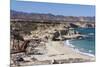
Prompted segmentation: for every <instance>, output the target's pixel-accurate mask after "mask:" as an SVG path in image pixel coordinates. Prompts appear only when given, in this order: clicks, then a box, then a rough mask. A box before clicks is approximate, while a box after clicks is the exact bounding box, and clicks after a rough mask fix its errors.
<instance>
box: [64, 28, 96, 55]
mask: <svg viewBox="0 0 100 67" xmlns="http://www.w3.org/2000/svg"><path fill="white" fill-rule="evenodd" d="M76 30H77V31H79V32H80V33H81V34H85V35H88V37H86V38H85V39H82V40H77V39H76V40H67V41H65V43H66V45H69V46H71V47H72V48H74V49H76V50H77V51H80V52H83V53H85V54H88V55H90V54H91V55H95V29H94V28H80V29H76Z"/></svg>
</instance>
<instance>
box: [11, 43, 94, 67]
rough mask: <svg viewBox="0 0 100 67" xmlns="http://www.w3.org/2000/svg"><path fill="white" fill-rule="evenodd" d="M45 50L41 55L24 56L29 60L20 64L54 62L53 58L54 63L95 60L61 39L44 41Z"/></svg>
mask: <svg viewBox="0 0 100 67" xmlns="http://www.w3.org/2000/svg"><path fill="white" fill-rule="evenodd" d="M46 50H47V52H46V53H45V54H43V55H30V56H29V57H25V58H24V59H25V61H29V62H24V63H20V66H22V67H23V66H30V65H45V64H54V62H55V60H56V62H57V63H56V64H63V63H80V62H94V61H95V57H92V56H88V55H85V54H81V53H78V52H76V51H74V50H73V48H70V47H69V46H67V45H64V43H63V41H49V42H48V43H46ZM32 58H35V59H37V61H34V60H33V59H32ZM12 67H13V66H12ZM14 67H15V66H14Z"/></svg>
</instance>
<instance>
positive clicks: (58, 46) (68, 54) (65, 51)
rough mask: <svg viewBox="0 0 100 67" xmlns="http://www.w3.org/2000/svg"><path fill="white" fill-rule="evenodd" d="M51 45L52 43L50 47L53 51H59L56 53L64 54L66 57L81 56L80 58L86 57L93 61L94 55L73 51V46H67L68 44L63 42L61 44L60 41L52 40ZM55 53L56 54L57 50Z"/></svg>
mask: <svg viewBox="0 0 100 67" xmlns="http://www.w3.org/2000/svg"><path fill="white" fill-rule="evenodd" d="M52 45H53V46H52V48H54V49H55V51H58V52H59V53H58V54H63V55H66V56H64V57H65V58H66V59H67V58H82V59H88V60H90V61H95V57H93V56H88V55H86V54H83V53H79V52H76V51H73V50H74V49H73V48H71V47H69V46H68V45H64V44H63V43H62V44H61V42H52ZM61 49H63V50H61ZM51 50H52V49H51ZM51 54H52V53H51ZM55 54H57V52H56V53H55Z"/></svg>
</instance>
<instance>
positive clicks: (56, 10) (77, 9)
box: [10, 0, 95, 16]
mask: <svg viewBox="0 0 100 67" xmlns="http://www.w3.org/2000/svg"><path fill="white" fill-rule="evenodd" d="M10 8H11V10H15V11H22V12H28V13H43V14H49V13H50V14H54V15H64V16H95V6H94V5H79V4H58V3H43V2H25V1H15V0H11V7H10Z"/></svg>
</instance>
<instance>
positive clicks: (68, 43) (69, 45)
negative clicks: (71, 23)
mask: <svg viewBox="0 0 100 67" xmlns="http://www.w3.org/2000/svg"><path fill="white" fill-rule="evenodd" d="M66 41H67V42H65V43H64V45H65V46H68V47H69V48H72V50H73V51H75V52H77V53H80V54H83V55H86V56H90V57H95V55H94V54H90V53H86V52H82V51H80V50H79V49H78V48H74V45H73V44H70V42H69V41H70V40H66Z"/></svg>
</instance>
